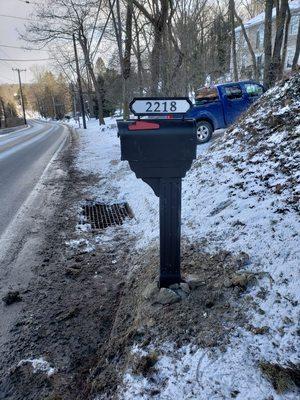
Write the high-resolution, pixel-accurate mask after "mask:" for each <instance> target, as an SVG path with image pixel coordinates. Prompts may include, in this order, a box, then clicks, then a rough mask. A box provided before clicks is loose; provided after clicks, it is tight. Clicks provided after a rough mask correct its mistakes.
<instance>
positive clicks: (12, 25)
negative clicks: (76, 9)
mask: <svg viewBox="0 0 300 400" xmlns="http://www.w3.org/2000/svg"><path fill="white" fill-rule="evenodd" d="M28 1H29V2H30V3H29V4H26V1H25V0H0V59H1V60H0V84H1V83H17V82H18V75H17V72H14V71H12V68H20V69H26V72H22V75H21V76H22V81H23V82H24V83H29V82H31V81H32V78H33V75H32V72H31V71H30V68H31V67H32V66H33V65H40V66H45V65H47V62H45V61H38V62H28V61H3V60H2V59H9V60H11V59H18V60H32V59H45V58H48V57H49V55H48V53H47V52H46V51H28V50H23V49H15V48H10V47H4V46H16V47H24V46H25V47H26V46H27V45H26V42H24V41H22V40H20V39H19V33H18V31H19V32H25V24H26V20H23V19H20V18H30V13H32V11H33V9H34V1H35V0H32V1H31V0H28ZM36 1H39V0H36ZM8 16H11V17H14V18H11V17H8ZM27 22H28V21H27Z"/></svg>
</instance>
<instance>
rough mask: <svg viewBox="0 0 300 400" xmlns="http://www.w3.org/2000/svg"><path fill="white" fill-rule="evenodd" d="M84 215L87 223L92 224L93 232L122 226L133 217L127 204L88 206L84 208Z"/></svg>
mask: <svg viewBox="0 0 300 400" xmlns="http://www.w3.org/2000/svg"><path fill="white" fill-rule="evenodd" d="M82 214H83V216H84V217H85V223H88V224H90V225H91V228H92V230H95V229H105V228H107V227H109V226H117V225H122V224H123V221H124V220H125V218H132V217H133V215H132V211H131V210H130V207H129V205H128V204H127V203H119V204H105V203H96V204H86V205H83V206H82Z"/></svg>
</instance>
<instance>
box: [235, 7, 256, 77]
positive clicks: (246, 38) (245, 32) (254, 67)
mask: <svg viewBox="0 0 300 400" xmlns="http://www.w3.org/2000/svg"><path fill="white" fill-rule="evenodd" d="M235 17H236V19H237V21H238V23H239V24H240V26H241V29H242V32H243V35H244V38H245V41H246V43H247V46H248V50H249V53H250V55H251V60H252V65H253V72H254V79H255V80H256V81H259V70H258V67H257V62H256V57H255V53H254V50H253V47H252V45H251V42H250V40H249V37H248V35H247V31H246V29H245V25H244V23H243V20H242V18H241V17H239V16H238V14H237V12H236V11H235Z"/></svg>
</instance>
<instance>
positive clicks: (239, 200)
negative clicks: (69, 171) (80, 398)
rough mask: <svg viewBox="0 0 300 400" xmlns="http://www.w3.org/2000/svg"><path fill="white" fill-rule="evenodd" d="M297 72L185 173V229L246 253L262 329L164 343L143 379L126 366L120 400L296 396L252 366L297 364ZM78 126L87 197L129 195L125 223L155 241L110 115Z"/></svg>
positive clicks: (213, 244)
mask: <svg viewBox="0 0 300 400" xmlns="http://www.w3.org/2000/svg"><path fill="white" fill-rule="evenodd" d="M299 80H300V79H299V78H298V79H294V80H293V79H292V80H291V81H290V82H287V83H286V84H282V85H281V86H280V87H277V88H275V89H273V90H272V91H271V92H270V93H269V94H266V95H265V96H264V98H263V99H262V100H261V102H260V106H258V107H256V108H254V109H253V111H252V113H251V116H249V115H248V116H246V117H245V118H244V119H243V120H242V121H241V123H240V124H239V125H238V126H236V127H234V128H232V129H230V130H229V131H228V132H225V134H223V135H220V137H219V138H218V139H217V140H215V141H213V142H212V143H208V144H206V145H204V146H198V156H197V160H196V161H195V162H194V164H193V167H192V169H191V170H190V171H189V172H188V174H187V177H186V178H185V179H184V181H183V199H182V207H183V208H182V234H183V236H184V237H186V238H188V239H189V240H190V241H193V240H198V241H199V240H200V239H204V240H205V243H206V248H205V249H204V250H205V251H207V252H212V253H213V252H215V251H217V250H219V249H223V250H229V251H232V252H236V253H238V252H241V251H243V252H246V253H247V254H248V255H249V258H250V261H249V263H248V265H247V266H246V267H244V269H246V270H247V271H248V272H253V273H254V274H256V275H257V276H258V284H257V285H255V286H253V287H252V288H251V289H249V291H248V293H247V294H248V295H250V296H252V298H254V299H255V301H256V303H257V307H256V308H255V310H254V309H253V310H249V311H248V313H249V318H250V319H251V324H252V325H253V326H254V327H255V328H257V329H260V328H261V330H262V332H263V333H262V334H255V333H254V332H251V331H249V330H243V329H240V328H239V327H237V329H236V331H235V333H234V334H233V335H232V338H231V343H230V345H229V346H228V347H227V349H226V350H225V351H224V349H223V350H222V351H221V349H219V348H210V349H201V348H197V349H195V348H193V349H191V348H190V347H189V346H187V347H184V348H181V349H176V350H175V349H174V347H173V345H172V343H165V345H164V346H161V348H160V349H159V353H160V357H159V360H158V362H157V364H156V366H155V367H156V372H155V376H154V377H152V378H151V379H147V378H145V377H141V376H136V375H134V374H133V373H132V372H131V369H130V367H128V371H127V372H126V374H125V376H124V384H123V385H122V387H121V388H120V393H119V397H120V399H133V398H135V399H150V398H154V399H170V398H173V397H175V396H176V397H177V398H178V399H199V400H200V399H203V400H208V399H230V398H236V399H240V400H242V399H243V400H245V399H249V400H254V399H255V400H266V399H269V400H271V399H276V400H277V399H278V400H279V399H296V398H299V397H298V396H299V392H297V389H296V388H295V389H292V390H290V391H289V392H287V393H284V394H280V393H277V392H276V391H275V389H274V388H273V386H272V385H271V383H270V382H269V381H268V380H267V379H266V378H265V377H264V376H263V375H262V373H261V369H260V368H259V363H262V362H268V363H272V364H279V365H280V366H283V367H285V366H288V365H289V364H294V365H299V351H298V350H299V342H298V346H297V339H296V338H297V329H299V326H298V320H299V307H298V304H299V300H300V299H299V286H298V279H299V275H298V274H299V268H298V267H299V260H300V242H299V232H300V222H299V210H297V207H298V204H299V194H300V171H299V164H300V163H299V158H300V154H299V148H300V141H299V136H300V116H299V107H300V102H299V100H298V99H297V91H298V90H299V88H300V84H299ZM297 85H298V86H297ZM298 93H299V91H298ZM79 132H80V140H81V149H80V152H79V155H78V160H77V163H78V167H79V168H80V169H81V170H83V171H85V172H88V173H89V172H93V173H98V174H99V176H100V178H101V179H100V181H99V184H98V185H97V186H95V187H93V188H91V195H92V196H93V197H94V198H95V199H97V200H101V201H105V202H119V201H126V202H128V203H129V205H130V207H131V208H132V210H133V213H134V216H135V218H134V219H133V220H130V221H128V222H126V224H125V225H124V227H125V229H127V230H128V232H129V233H130V234H131V235H135V236H136V237H137V246H138V247H139V248H140V249H143V248H145V247H147V246H149V245H150V244H153V243H156V242H157V240H158V199H157V198H156V197H155V195H154V194H153V192H152V190H151V189H150V188H149V187H148V186H147V185H146V184H145V183H144V182H142V181H141V180H138V179H136V177H135V175H134V174H133V173H132V172H131V171H130V169H129V166H128V164H127V162H121V161H120V144H119V139H118V137H117V130H116V126H115V121H114V120H113V119H107V120H106V126H105V127H101V128H100V127H99V126H98V124H97V122H95V121H93V122H92V121H89V123H88V130H86V131H83V130H80V131H79ZM99 240H100V242H101V238H100V239H98V241H99ZM256 333H257V331H256ZM298 333H299V331H298ZM133 351H134V349H133ZM136 351H139V350H136ZM157 388H159V394H158V393H157V394H155V393H156V392H155V390H154V389H157ZM149 393H152V394H149Z"/></svg>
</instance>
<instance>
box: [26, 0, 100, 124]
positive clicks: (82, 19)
mask: <svg viewBox="0 0 300 400" xmlns="http://www.w3.org/2000/svg"><path fill="white" fill-rule="evenodd" d="M98 7H99V3H98V2H96V1H95V0H76V2H74V1H73V0H52V1H51V2H50V1H48V2H47V3H46V4H45V5H43V4H41V5H40V4H39V5H38V7H37V8H36V18H35V21H34V22H31V23H29V24H28V25H27V34H26V35H25V37H24V36H23V39H25V40H27V41H29V42H31V43H35V44H38V45H42V46H44V45H46V44H48V43H51V42H58V41H62V40H67V41H71V40H72V35H73V34H75V35H76V38H77V40H78V41H79V43H80V46H81V49H82V53H83V56H84V61H85V65H86V67H87V69H88V71H89V74H90V77H91V80H92V82H93V85H94V89H95V93H96V97H97V102H98V116H99V123H100V124H103V123H104V119H103V98H102V93H101V88H100V87H99V84H98V81H97V77H96V75H95V73H94V68H93V57H92V56H93V54H94V52H95V49H94V50H92V43H91V42H92V40H93V36H94V25H95V17H94V15H96V16H97V17H98V14H97V11H98ZM96 10H97V11H96Z"/></svg>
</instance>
